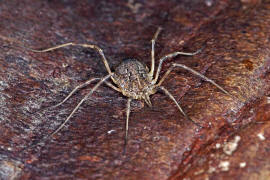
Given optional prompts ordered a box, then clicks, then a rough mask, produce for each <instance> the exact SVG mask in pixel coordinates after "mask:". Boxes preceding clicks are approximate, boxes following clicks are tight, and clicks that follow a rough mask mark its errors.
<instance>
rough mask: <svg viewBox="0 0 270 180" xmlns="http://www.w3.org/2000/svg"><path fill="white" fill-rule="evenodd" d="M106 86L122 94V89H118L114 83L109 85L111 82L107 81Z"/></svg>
mask: <svg viewBox="0 0 270 180" xmlns="http://www.w3.org/2000/svg"><path fill="white" fill-rule="evenodd" d="M105 84H106V85H107V86H109V87H110V88H112V89H114V90H116V91H118V92H122V91H121V89H119V88H118V87H116V86H114V85H113V84H112V83H109V82H107V81H105Z"/></svg>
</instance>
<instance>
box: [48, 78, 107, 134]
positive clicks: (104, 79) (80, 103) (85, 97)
mask: <svg viewBox="0 0 270 180" xmlns="http://www.w3.org/2000/svg"><path fill="white" fill-rule="evenodd" d="M111 76H112V74H108V75H107V76H105V77H104V78H102V79H101V80H100V81H99V82H98V83H97V84H96V85H95V86H94V87H93V89H92V90H91V91H90V92H89V93H88V94H86V95H85V96H84V98H83V99H82V100H81V101H80V102H79V104H78V105H77V106H76V107H75V108H74V109H73V111H72V112H71V113H70V115H69V116H68V117H67V119H66V120H65V121H64V122H63V123H62V124H61V125H60V126H59V127H58V128H57V129H56V130H55V131H54V132H53V133H52V134H50V136H53V135H54V134H56V133H57V132H59V131H60V130H61V129H62V128H63V127H64V125H65V124H66V123H67V122H68V121H69V119H70V118H71V117H72V116H73V114H74V113H75V112H76V111H77V110H78V108H79V107H80V106H81V105H82V103H83V102H84V101H85V100H86V99H87V98H88V97H89V96H91V95H92V94H93V92H94V91H95V90H96V89H97V88H98V87H99V86H100V85H101V84H102V83H103V82H104V81H106V80H107V79H108V78H110V77H111Z"/></svg>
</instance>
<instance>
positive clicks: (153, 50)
mask: <svg viewBox="0 0 270 180" xmlns="http://www.w3.org/2000/svg"><path fill="white" fill-rule="evenodd" d="M161 29H162V28H161V27H159V28H158V29H157V31H156V33H155V35H154V37H153V39H152V40H151V42H152V51H151V59H152V63H151V70H150V72H149V75H150V76H151V77H153V74H154V70H155V43H156V40H157V37H158V34H159V33H160V31H161Z"/></svg>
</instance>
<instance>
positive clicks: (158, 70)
mask: <svg viewBox="0 0 270 180" xmlns="http://www.w3.org/2000/svg"><path fill="white" fill-rule="evenodd" d="M202 49H203V48H201V49H199V50H197V51H196V52H193V53H185V52H174V53H171V54H167V55H166V56H164V57H162V58H161V59H160V60H159V65H158V69H157V72H156V77H155V79H154V82H153V84H155V83H156V82H157V80H158V76H159V73H160V71H161V67H162V64H163V62H164V61H165V60H166V59H169V58H173V57H175V56H178V55H185V56H194V55H196V54H198V53H199V52H201V51H202Z"/></svg>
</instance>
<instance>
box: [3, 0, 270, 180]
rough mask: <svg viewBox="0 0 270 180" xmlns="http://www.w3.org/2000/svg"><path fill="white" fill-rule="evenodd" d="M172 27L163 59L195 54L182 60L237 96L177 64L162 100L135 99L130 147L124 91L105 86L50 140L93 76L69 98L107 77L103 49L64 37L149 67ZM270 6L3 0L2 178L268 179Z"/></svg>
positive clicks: (113, 62)
mask: <svg viewBox="0 0 270 180" xmlns="http://www.w3.org/2000/svg"><path fill="white" fill-rule="evenodd" d="M159 26H161V27H162V28H163V31H162V32H161V34H160V37H159V38H158V41H157V44H156V59H157V60H158V58H160V57H162V56H163V55H165V54H167V53H171V52H174V51H179V50H181V51H186V52H193V51H196V50H198V49H200V48H202V47H205V48H204V50H203V51H202V53H200V54H198V55H196V56H193V57H184V56H178V57H176V58H173V59H171V60H168V61H167V62H166V63H165V64H164V68H163V71H162V73H164V71H165V70H166V69H167V68H168V67H169V66H170V64H171V63H172V62H177V63H183V64H185V65H187V66H189V67H191V68H194V69H195V70H197V71H199V72H201V73H202V74H205V75H206V76H207V77H209V78H211V79H213V80H215V81H216V82H217V83H218V84H220V85H221V86H222V87H224V88H225V89H226V90H227V91H229V92H230V93H231V94H233V96H234V97H230V96H228V95H226V94H224V93H222V92H220V91H219V90H218V89H217V88H216V87H214V86H213V85H211V84H209V83H207V82H205V81H202V80H201V79H199V78H198V77H196V76H194V75H192V74H190V73H188V72H186V71H184V70H181V69H177V70H175V71H173V73H172V74H171V76H170V77H169V78H168V80H167V81H166V82H165V83H164V86H165V87H167V89H168V90H169V91H170V92H171V93H172V94H173V95H174V96H175V98H176V99H177V101H178V102H180V103H181V105H182V107H183V109H184V110H185V111H186V112H187V114H188V115H189V116H190V117H191V118H192V119H194V120H195V121H196V122H198V123H200V124H201V125H202V126H204V127H205V128H202V129H200V128H198V127H196V126H195V125H194V124H192V123H190V122H189V121H186V120H185V118H184V117H183V116H182V115H181V113H179V111H178V109H177V108H176V106H175V105H174V103H173V102H172V101H171V100H170V99H169V98H168V97H166V96H165V95H163V94H161V93H157V94H155V95H153V96H152V97H151V99H152V103H153V107H152V108H149V107H148V106H146V105H144V104H143V103H141V102H137V101H134V102H133V103H132V112H131V116H130V124H129V144H128V148H127V152H126V154H123V144H124V133H125V131H124V129H125V108H126V101H127V98H126V97H124V96H123V95H121V94H120V93H118V92H115V91H114V90H112V89H110V88H108V87H106V86H102V87H100V88H99V89H98V91H97V92H96V93H94V95H93V96H92V97H91V99H89V100H87V101H86V102H85V103H84V104H83V105H82V107H81V108H80V109H79V110H78V112H77V113H76V114H75V115H74V117H73V118H72V119H71V120H70V121H69V122H68V124H67V125H66V127H65V128H64V129H62V130H61V131H60V132H59V133H57V134H56V135H55V136H54V137H53V138H52V139H50V140H48V141H46V142H43V143H41V144H39V145H38V146H36V147H33V148H29V149H27V150H25V151H22V150H23V149H25V148H26V147H29V146H30V145H31V144H32V143H33V142H35V141H39V140H40V139H41V138H42V137H44V136H45V135H47V134H49V133H51V132H52V131H53V130H54V129H56V128H57V127H58V126H59V125H60V124H61V122H63V121H64V120H65V118H66V117H67V116H68V115H69V113H70V112H71V111H72V109H73V108H74V106H76V104H77V103H78V102H79V101H80V99H81V98H82V97H83V95H85V94H86V93H87V92H89V90H90V89H91V87H93V86H92V85H90V86H89V87H86V88H84V89H82V90H81V91H79V92H78V93H76V94H75V95H74V96H73V97H72V98H71V99H70V100H69V101H68V102H67V103H65V104H63V105H62V106H60V107H57V108H55V109H50V110H47V111H46V110H44V108H46V107H49V106H52V105H54V104H56V103H58V102H61V100H63V98H64V97H65V96H66V95H67V94H68V93H69V92H70V91H71V90H72V89H73V88H74V87H75V86H77V85H79V84H81V83H83V82H85V81H86V80H88V79H90V78H93V77H102V76H105V75H106V73H107V72H106V69H105V67H104V65H103V63H102V61H101V58H100V56H99V54H98V53H96V52H95V51H93V50H91V49H85V48H76V47H68V48H63V49H59V50H56V51H53V52H48V53H34V52H30V51H29V50H27V49H25V48H23V47H22V46H25V47H30V48H34V49H42V48H47V47H51V46H54V45H58V44H61V43H66V42H77V43H91V44H96V45H99V46H100V47H101V48H102V49H103V50H104V53H105V55H106V57H107V58H108V61H109V63H110V66H111V67H112V69H114V68H115V67H116V66H117V65H118V64H119V63H120V62H121V61H122V60H123V59H124V58H127V57H136V58H138V59H140V61H142V62H143V63H145V64H147V65H148V66H150V61H151V59H150V51H151V42H150V40H151V39H152V37H153V34H154V32H155V31H156V29H157V27H159ZM269 29H270V3H269V1H263V0H242V1H230V0H220V1H213V0H192V1H189V0H183V1H174V0H170V1H154V0H151V1H139V0H138V1H132V0H129V1H124V0H119V1H113V0H107V1H105V0H96V1H95V0H88V1H86V0H81V1H75V0H50V1H49V0H48V1H34V0H12V1H0V42H1V45H0V73H1V76H0V107H1V110H0V179H184V178H186V179H207V178H208V179H267V177H270V170H269V169H270V167H269V164H270V158H269V151H270V142H269V141H270V127H269V126H270V125H269V119H270V97H269V95H270V91H269V85H270V84H269V78H270V76H269V70H270V68H269V67H270V56H269V55H270V48H269V47H270V32H269Z"/></svg>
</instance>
